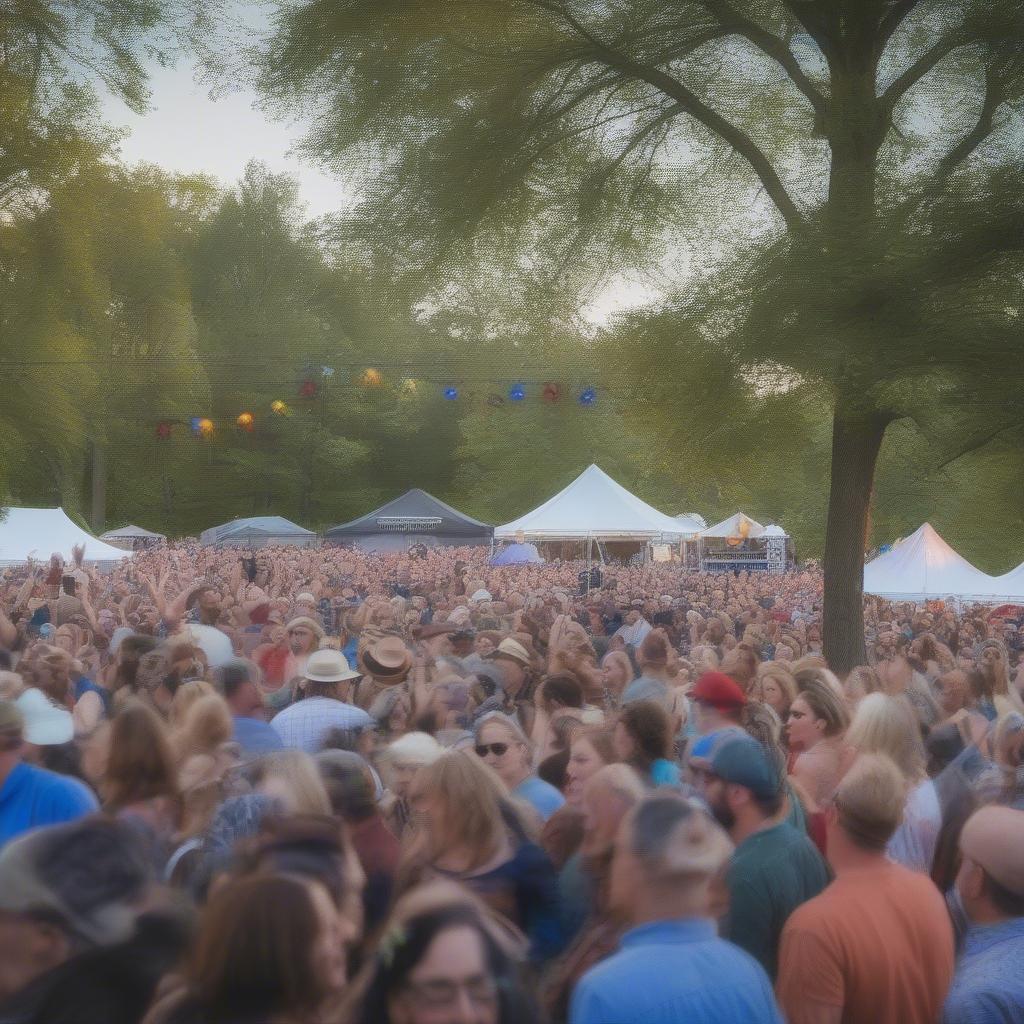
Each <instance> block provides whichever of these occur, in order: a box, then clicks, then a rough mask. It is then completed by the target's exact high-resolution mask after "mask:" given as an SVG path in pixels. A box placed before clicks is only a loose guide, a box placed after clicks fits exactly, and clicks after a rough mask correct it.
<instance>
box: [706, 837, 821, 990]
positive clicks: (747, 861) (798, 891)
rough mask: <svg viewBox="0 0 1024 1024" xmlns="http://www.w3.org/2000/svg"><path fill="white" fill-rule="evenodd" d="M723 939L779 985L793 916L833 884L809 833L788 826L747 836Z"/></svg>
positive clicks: (733, 877)
mask: <svg viewBox="0 0 1024 1024" xmlns="http://www.w3.org/2000/svg"><path fill="white" fill-rule="evenodd" d="M727 877H728V883H729V914H728V916H727V917H726V921H725V927H724V930H723V936H724V937H725V938H727V939H729V940H730V941H731V942H734V943H736V945H737V946H739V947H741V948H742V949H745V950H746V951H747V952H748V953H750V955H751V956H753V957H755V958H756V959H757V960H758V961H760V963H761V966H762V967H764V969H765V970H766V971H767V972H768V976H769V977H770V978H771V979H772V980H773V981H774V979H775V975H776V972H777V970H778V957H779V939H780V938H781V936H782V927H783V925H784V924H785V923H786V920H787V919H788V918H789V915H790V914H792V913H793V911H794V910H796V908H797V907H799V906H800V904H801V903H804V902H806V901H807V900H809V899H811V898H812V897H814V896H817V895H818V893H820V892H821V890H822V889H824V888H825V886H826V885H828V883H829V880H830V879H829V871H828V866H827V865H826V864H825V861H824V859H823V858H822V856H821V854H820V853H819V852H818V848H817V847H816V846H815V845H814V843H813V842H812V841H811V840H810V838H809V837H808V836H807V834H806V833H801V832H798V831H797V830H796V829H795V828H793V826H792V825H790V824H789V822H786V821H784V822H781V823H780V824H778V825H774V826H773V827H772V828H766V829H764V830H762V831H761V832H755V833H754V834H753V835H752V836H747V838H746V839H744V840H743V842H742V843H740V844H739V846H737V847H736V852H735V853H734V854H733V859H732V864H731V866H730V867H729V874H728V876H727Z"/></svg>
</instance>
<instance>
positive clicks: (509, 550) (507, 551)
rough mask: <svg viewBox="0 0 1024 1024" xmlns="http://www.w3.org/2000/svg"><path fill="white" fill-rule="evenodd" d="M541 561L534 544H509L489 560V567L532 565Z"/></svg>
mask: <svg viewBox="0 0 1024 1024" xmlns="http://www.w3.org/2000/svg"><path fill="white" fill-rule="evenodd" d="M543 561H544V559H543V558H541V555H540V552H539V551H538V550H537V545H536V544H509V545H508V547H505V548H502V549H501V551H499V552H498V553H497V554H496V555H495V556H494V557H493V558H492V559H491V565H532V564H535V563H537V562H543Z"/></svg>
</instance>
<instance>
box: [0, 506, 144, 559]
mask: <svg viewBox="0 0 1024 1024" xmlns="http://www.w3.org/2000/svg"><path fill="white" fill-rule="evenodd" d="M6 512H7V514H6V516H5V517H4V519H3V520H2V521H0V565H20V564H21V563H22V562H26V561H28V559H29V558H34V559H35V560H36V561H39V562H45V561H46V560H47V559H48V558H49V557H50V555H53V554H59V555H63V557H64V561H65V562H70V561H71V549H72V548H73V547H75V546H76V545H78V544H83V545H85V561H87V562H99V563H103V562H117V561H120V559H122V558H129V557H130V555H131V553H130V552H128V551H122V550H121V548H115V547H112V546H111V545H110V544H104V543H103V541H101V540H97V539H96V538H95V537H94V536H93V535H92V534H91V533H86V532H85V530H83V529H82V528H81V527H80V526H76V525H75V524H74V523H73V522H72V521H71V519H69V518H68V515H67V513H66V512H65V511H64V509H62V508H8V509H7V510H6Z"/></svg>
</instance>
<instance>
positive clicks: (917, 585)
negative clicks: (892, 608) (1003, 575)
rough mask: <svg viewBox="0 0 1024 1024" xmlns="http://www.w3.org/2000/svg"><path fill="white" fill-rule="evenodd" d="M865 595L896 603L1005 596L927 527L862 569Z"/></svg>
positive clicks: (988, 598) (979, 599) (988, 578)
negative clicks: (886, 598)
mask: <svg viewBox="0 0 1024 1024" xmlns="http://www.w3.org/2000/svg"><path fill="white" fill-rule="evenodd" d="M864 592H865V593H866V594H875V595H877V596H878V597H888V598H890V599H892V600H895V601H926V600H930V599H932V598H944V597H952V598H958V599H960V600H962V601H988V600H992V599H993V598H1000V597H1002V596H1005V595H1004V594H1003V592H1002V591H1001V589H1000V586H999V580H996V579H994V578H993V577H992V576H989V575H987V574H986V573H983V572H982V571H981V570H980V569H977V568H975V567H974V566H973V565H971V563H970V562H968V561H967V559H966V558H964V557H963V556H961V555H958V554H957V553H956V552H955V551H954V550H953V549H952V548H951V547H950V546H949V545H948V544H947V543H946V542H945V541H944V540H943V539H942V538H941V537H940V536H939V535H938V534H937V533H936V532H935V530H934V529H933V528H932V526H931V525H930V524H929V523H925V524H924V525H923V526H922V527H920V529H918V530H917V531H915V532H914V533H912V534H911V535H910V536H909V537H907V539H906V540H904V541H903V542H902V543H901V544H899V545H898V546H897V547H894V548H893V549H892V550H891V551H887V552H886V553H885V554H884V555H879V556H878V557H877V558H875V559H873V560H872V561H870V562H868V564H867V565H866V566H864Z"/></svg>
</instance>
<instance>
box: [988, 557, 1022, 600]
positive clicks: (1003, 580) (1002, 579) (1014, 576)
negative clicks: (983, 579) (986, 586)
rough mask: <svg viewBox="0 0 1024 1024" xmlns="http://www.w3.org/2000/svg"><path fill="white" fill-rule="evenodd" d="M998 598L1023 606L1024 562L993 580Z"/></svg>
mask: <svg viewBox="0 0 1024 1024" xmlns="http://www.w3.org/2000/svg"><path fill="white" fill-rule="evenodd" d="M995 583H996V585H997V586H998V587H999V596H1000V597H1001V598H1003V599H1004V600H1006V601H1013V602H1015V603H1016V604H1024V562H1022V563H1021V564H1020V565H1018V566H1017V568H1016V569H1011V570H1010V571H1009V572H1008V573H1004V574H1003V575H1002V576H997V577H996V578H995Z"/></svg>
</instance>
